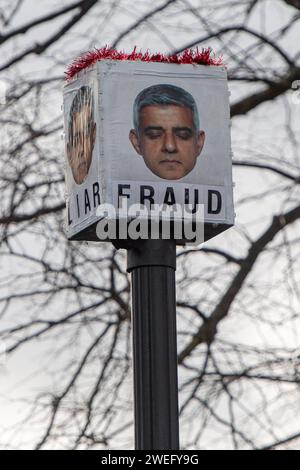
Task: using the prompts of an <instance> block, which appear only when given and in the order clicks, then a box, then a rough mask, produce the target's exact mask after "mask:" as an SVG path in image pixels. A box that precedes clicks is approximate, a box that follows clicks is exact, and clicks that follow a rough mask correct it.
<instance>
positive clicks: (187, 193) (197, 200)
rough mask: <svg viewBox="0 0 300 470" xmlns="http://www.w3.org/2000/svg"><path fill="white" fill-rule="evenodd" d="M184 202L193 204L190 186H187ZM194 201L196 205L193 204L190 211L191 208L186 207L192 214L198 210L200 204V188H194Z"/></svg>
mask: <svg viewBox="0 0 300 470" xmlns="http://www.w3.org/2000/svg"><path fill="white" fill-rule="evenodd" d="M184 203H185V204H186V205H189V204H191V203H190V190H189V189H188V188H185V190H184ZM193 203H194V206H193V208H192V210H191V211H190V208H186V209H188V212H190V213H191V214H194V213H195V212H196V210H197V205H198V204H199V190H198V189H195V190H194V199H193Z"/></svg>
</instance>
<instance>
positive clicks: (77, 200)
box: [76, 194, 80, 218]
mask: <svg viewBox="0 0 300 470" xmlns="http://www.w3.org/2000/svg"><path fill="white" fill-rule="evenodd" d="M76 203H77V215H78V218H80V208H79V199H78V194H76Z"/></svg>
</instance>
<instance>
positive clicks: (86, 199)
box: [84, 189, 91, 214]
mask: <svg viewBox="0 0 300 470" xmlns="http://www.w3.org/2000/svg"><path fill="white" fill-rule="evenodd" d="M87 208H88V209H89V211H90V210H91V204H90V198H89V193H88V190H87V189H85V190H84V213H85V214H87Z"/></svg>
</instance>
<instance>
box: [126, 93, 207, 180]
mask: <svg viewBox="0 0 300 470" xmlns="http://www.w3.org/2000/svg"><path fill="white" fill-rule="evenodd" d="M151 89H154V91H155V93H156V94H157V93H158V92H159V91H160V90H161V92H162V101H165V102H166V104H164V103H163V102H162V103H156V102H157V101H159V98H157V97H155V99H154V100H153V99H152V97H151V93H149V91H150V92H151ZM169 89H170V90H171V97H170V96H168V93H167V94H166V93H165V92H166V91H167V92H169ZM178 90H182V89H178V87H174V86H172V85H156V86H154V87H149V88H148V89H146V92H148V96H146V99H145V100H144V102H145V103H146V105H144V106H142V107H141V109H140V110H136V113H138V116H137V117H136V119H135V120H136V121H137V125H136V127H137V128H135V129H131V131H130V133H129V139H130V141H131V143H132V145H133V147H134V149H135V150H136V152H137V153H138V154H139V155H141V156H142V157H143V158H144V161H145V164H146V165H147V167H148V168H149V169H150V170H151V171H152V172H153V173H154V174H155V175H157V176H159V177H160V178H163V179H167V180H178V179H180V178H183V177H184V176H186V175H187V174H188V173H190V172H191V171H192V169H193V168H194V166H195V164H196V161H197V157H198V156H199V155H200V152H201V150H202V148H203V145H204V141H205V133H204V131H202V130H198V120H197V119H195V116H194V114H193V109H192V107H190V106H189V101H187V99H186V100H185V101H184V99H183V100H182V101H183V102H180V96H179V97H178V96H177V95H178ZM182 91H183V93H186V94H187V92H185V91H184V90H182ZM142 93H143V92H142ZM164 93H165V96H163V94H164ZM174 94H175V97H174V96H173V95H174ZM169 95H170V93H169ZM174 98H175V99H174ZM183 98H186V97H185V95H183ZM187 98H188V99H191V100H193V98H192V97H191V95H189V94H188V96H187ZM151 101H154V104H147V103H148V102H149V103H151ZM176 101H178V102H176ZM168 102H170V103H171V104H170V103H168ZM193 103H194V100H193ZM195 106H196V104H195V103H194V109H195ZM197 118H198V116H197Z"/></svg>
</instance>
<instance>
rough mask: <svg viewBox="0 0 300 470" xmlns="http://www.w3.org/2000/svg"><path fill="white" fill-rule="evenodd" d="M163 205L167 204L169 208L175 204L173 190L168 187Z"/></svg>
mask: <svg viewBox="0 0 300 470" xmlns="http://www.w3.org/2000/svg"><path fill="white" fill-rule="evenodd" d="M164 204H168V205H169V206H172V205H173V204H176V200H175V194H174V190H173V188H172V187H170V186H168V187H167V189H166V194H165V199H164Z"/></svg>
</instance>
